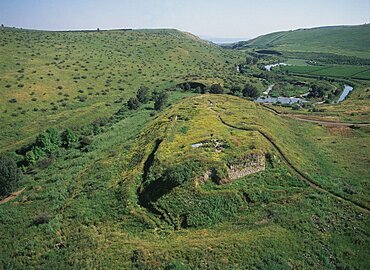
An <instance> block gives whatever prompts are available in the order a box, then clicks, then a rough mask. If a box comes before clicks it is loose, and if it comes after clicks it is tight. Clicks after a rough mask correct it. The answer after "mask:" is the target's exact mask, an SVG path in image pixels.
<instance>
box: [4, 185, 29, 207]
mask: <svg viewBox="0 0 370 270" xmlns="http://www.w3.org/2000/svg"><path fill="white" fill-rule="evenodd" d="M25 189H26V188H22V189H21V190H18V191H16V192H13V193H12V194H10V195H9V196H8V197H6V198H5V199H2V200H1V201H0V204H4V203H6V202H9V201H11V200H13V199H15V198H17V197H18V195H20V194H21V193H22V192H23V191H24V190H25Z"/></svg>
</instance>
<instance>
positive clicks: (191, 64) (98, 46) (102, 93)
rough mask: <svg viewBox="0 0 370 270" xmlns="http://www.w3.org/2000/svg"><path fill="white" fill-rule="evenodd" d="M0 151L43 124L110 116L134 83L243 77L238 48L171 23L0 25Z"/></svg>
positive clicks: (157, 85)
mask: <svg viewBox="0 0 370 270" xmlns="http://www.w3.org/2000/svg"><path fill="white" fill-rule="evenodd" d="M0 55H1V58H0V73H1V75H0V111H1V115H0V127H1V131H0V152H4V151H7V150H14V149H16V148H17V147H20V146H22V145H23V144H26V143H28V142H30V141H31V140H32V139H33V138H34V137H35V136H36V134H37V133H39V132H40V131H42V130H45V129H47V128H49V127H64V128H65V127H72V128H75V127H79V126H81V125H84V124H86V123H89V122H92V121H94V120H95V119H96V118H97V117H102V116H108V117H109V116H111V115H112V114H113V113H114V112H116V111H117V110H119V109H120V108H121V107H122V104H124V103H126V102H127V100H128V99H129V97H131V96H133V95H134V93H136V91H137V90H138V88H139V87H140V86H146V87H149V88H150V90H152V91H154V90H157V91H161V90H174V89H176V85H177V84H179V83H183V82H185V81H198V82H202V83H206V84H207V85H210V84H212V83H221V84H222V85H226V86H227V85H228V84H231V83H233V82H240V83H243V82H246V81H248V78H246V77H243V76H240V75H239V74H237V73H236V72H235V66H236V64H238V63H240V62H241V61H243V60H244V56H243V54H241V53H239V52H232V51H227V50H223V49H220V48H219V47H217V46H214V45H211V44H209V43H206V42H204V41H202V40H200V39H198V38H196V37H195V36H193V35H191V34H188V33H183V32H180V31H177V30H116V31H79V32H47V31H30V30H20V29H13V28H6V27H1V28H0Z"/></svg>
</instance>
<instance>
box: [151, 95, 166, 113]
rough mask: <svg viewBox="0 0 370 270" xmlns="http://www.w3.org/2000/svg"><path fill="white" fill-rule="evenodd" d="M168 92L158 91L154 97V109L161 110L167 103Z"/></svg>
mask: <svg viewBox="0 0 370 270" xmlns="http://www.w3.org/2000/svg"><path fill="white" fill-rule="evenodd" d="M167 99H168V94H167V93H166V92H164V91H162V92H160V93H158V94H157V95H156V96H155V98H154V109H155V110H156V111H161V110H162V109H163V108H164V106H165V105H166V103H167Z"/></svg>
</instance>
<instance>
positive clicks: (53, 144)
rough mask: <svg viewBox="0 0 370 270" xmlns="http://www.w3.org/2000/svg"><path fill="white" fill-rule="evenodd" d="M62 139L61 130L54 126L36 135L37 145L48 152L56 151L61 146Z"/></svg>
mask: <svg viewBox="0 0 370 270" xmlns="http://www.w3.org/2000/svg"><path fill="white" fill-rule="evenodd" d="M61 144H62V141H61V138H60V134H59V132H58V131H57V130H56V129H54V128H49V129H47V130H46V131H45V132H43V133H41V134H39V135H38V136H37V137H36V142H35V147H37V148H39V149H41V150H42V151H43V152H45V153H46V154H51V153H54V152H56V151H57V150H58V148H59V147H60V146H61Z"/></svg>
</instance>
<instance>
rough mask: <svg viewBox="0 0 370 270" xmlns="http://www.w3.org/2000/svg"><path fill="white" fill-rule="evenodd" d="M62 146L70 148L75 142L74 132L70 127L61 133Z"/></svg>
mask: <svg viewBox="0 0 370 270" xmlns="http://www.w3.org/2000/svg"><path fill="white" fill-rule="evenodd" d="M61 137H62V146H63V147H65V148H71V147H73V145H74V144H75V143H76V142H77V139H78V138H77V136H76V134H75V133H74V132H73V131H72V130H71V129H70V128H67V129H66V130H64V131H63V133H62V136H61Z"/></svg>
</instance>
